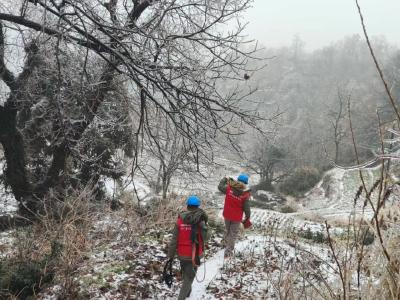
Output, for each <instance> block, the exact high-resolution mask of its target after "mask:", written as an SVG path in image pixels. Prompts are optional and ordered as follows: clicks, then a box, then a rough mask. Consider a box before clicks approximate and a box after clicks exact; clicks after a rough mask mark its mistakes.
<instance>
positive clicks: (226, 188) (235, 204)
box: [218, 173, 251, 258]
mask: <svg viewBox="0 0 400 300" xmlns="http://www.w3.org/2000/svg"><path fill="white" fill-rule="evenodd" d="M248 183H249V176H248V175H247V174H243V173H242V174H240V175H239V176H238V178H237V180H234V179H233V178H228V177H225V178H223V179H222V180H221V181H220V183H219V185H218V189H219V190H220V191H221V192H222V193H224V194H225V202H224V211H223V216H224V219H225V229H226V231H225V238H224V242H225V253H224V258H229V257H231V256H232V254H233V250H234V248H235V241H236V238H237V235H238V233H239V230H240V223H243V224H244V225H245V228H247V226H250V225H248V224H251V222H250V203H249V199H250V196H251V194H250V189H249V188H248V187H247V185H248ZM243 214H244V215H245V218H244V219H243Z"/></svg>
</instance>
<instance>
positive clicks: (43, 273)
mask: <svg viewBox="0 0 400 300" xmlns="http://www.w3.org/2000/svg"><path fill="white" fill-rule="evenodd" d="M51 248H52V249H51V253H50V255H47V256H46V257H44V258H43V259H42V260H17V259H16V258H12V259H9V260H3V261H2V262H0V291H6V294H8V295H10V294H11V295H18V297H19V298H20V299H26V298H28V297H29V296H32V295H35V294H37V293H38V292H39V291H40V290H41V288H42V286H43V285H44V284H46V283H50V282H51V281H52V280H53V278H54V275H55V269H54V265H55V264H54V261H55V260H57V259H58V258H59V256H60V253H61V249H62V245H60V244H59V243H57V242H53V243H52V245H51ZM0 296H1V297H2V296H4V297H5V296H6V295H2V294H1V293H0Z"/></svg>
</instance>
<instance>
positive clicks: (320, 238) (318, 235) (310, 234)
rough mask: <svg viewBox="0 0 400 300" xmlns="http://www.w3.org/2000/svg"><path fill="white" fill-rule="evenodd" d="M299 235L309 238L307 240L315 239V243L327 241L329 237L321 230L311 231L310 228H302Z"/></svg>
mask: <svg viewBox="0 0 400 300" xmlns="http://www.w3.org/2000/svg"><path fill="white" fill-rule="evenodd" d="M298 236H299V237H301V238H303V239H307V240H311V241H314V242H315V243H320V244H322V243H325V242H326V241H327V238H326V237H325V235H324V234H323V233H322V232H320V231H315V232H314V231H311V229H310V228H307V230H301V231H299V232H298Z"/></svg>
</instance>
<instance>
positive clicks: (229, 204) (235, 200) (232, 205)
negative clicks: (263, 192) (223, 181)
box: [223, 185, 250, 222]
mask: <svg viewBox="0 0 400 300" xmlns="http://www.w3.org/2000/svg"><path fill="white" fill-rule="evenodd" d="M249 198H250V192H249V191H246V192H243V193H242V194H241V195H238V196H236V195H235V194H234V193H233V190H232V188H231V187H230V186H229V185H228V186H227V187H226V196H225V204H224V212H223V216H224V218H225V219H227V220H229V221H232V222H241V221H242V218H243V206H244V202H245V201H247V200H248V199H249Z"/></svg>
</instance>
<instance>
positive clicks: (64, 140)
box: [0, 0, 261, 212]
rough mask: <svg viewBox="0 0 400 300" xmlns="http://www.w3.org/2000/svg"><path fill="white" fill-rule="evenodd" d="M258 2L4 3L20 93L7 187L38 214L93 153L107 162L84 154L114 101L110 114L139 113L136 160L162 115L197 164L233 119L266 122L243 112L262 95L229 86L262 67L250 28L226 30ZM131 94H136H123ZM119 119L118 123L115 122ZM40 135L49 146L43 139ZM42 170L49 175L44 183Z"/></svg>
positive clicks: (5, 129)
mask: <svg viewBox="0 0 400 300" xmlns="http://www.w3.org/2000/svg"><path fill="white" fill-rule="evenodd" d="M249 4H250V0H217V1H208V0H195V1H193V0H179V1H178V0H168V1H157V0H155V1H150V0H142V1H139V0H133V1H118V0H110V1H109V2H105V1H95V0H79V1H78V0H63V1H57V0H51V1H45V0H35V1H33V0H26V1H22V0H21V1H14V2H11V1H10V2H3V3H2V4H0V21H1V22H0V76H1V79H2V80H3V82H4V83H5V84H6V85H7V86H8V89H9V92H8V96H7V99H5V101H4V104H3V105H1V106H0V143H1V144H2V145H3V148H4V153H5V158H6V164H7V167H6V170H5V180H6V183H7V184H8V185H9V186H10V187H11V189H12V191H13V193H14V195H15V197H16V199H17V200H18V201H19V202H20V203H21V207H24V208H25V212H28V211H35V210H37V209H38V207H37V203H38V201H36V199H40V198H43V196H44V195H45V194H46V193H47V192H48V191H49V189H54V188H56V187H60V186H62V185H63V182H65V180H66V178H72V177H74V174H73V173H75V172H80V168H81V167H82V164H81V162H82V157H83V158H85V159H86V160H91V161H95V160H96V157H90V156H88V155H87V153H84V152H83V153H82V152H81V150H84V149H85V148H84V147H82V143H83V142H84V138H85V137H87V138H90V135H89V136H88V133H89V132H90V129H92V130H100V129H101V128H103V129H104V128H105V127H106V126H107V125H101V124H102V120H101V118H100V111H101V110H103V111H104V112H106V111H107V109H105V108H104V103H106V102H108V103H109V106H108V108H112V107H114V106H122V107H125V108H127V109H129V114H128V115H126V119H127V118H131V125H130V126H131V128H132V129H133V131H134V137H135V138H134V140H135V141H136V142H135V145H134V147H133V149H134V150H135V152H136V153H137V152H138V150H139V147H140V145H142V143H141V142H140V140H141V138H142V137H143V133H144V132H148V133H151V131H152V126H151V122H150V120H151V119H152V118H154V117H155V116H156V117H157V118H164V119H168V120H169V121H170V122H171V124H173V126H174V127H175V128H176V130H177V132H178V133H179V135H181V136H182V137H184V138H185V143H186V145H185V147H186V149H189V150H190V152H191V153H192V154H193V155H194V156H195V157H197V160H198V157H199V156H202V155H203V156H206V155H207V151H209V150H210V145H211V143H210V142H209V141H210V140H212V139H213V137H215V136H216V133H217V132H219V131H221V129H223V128H224V126H227V124H229V123H230V122H231V121H232V120H236V119H239V120H241V121H243V122H245V123H247V124H249V125H250V126H254V127H255V126H256V122H257V121H259V120H261V118H260V117H259V116H258V115H255V114H253V113H252V112H251V111H246V110H243V109H241V108H240V102H241V101H242V100H243V99H244V98H245V96H248V95H249V94H251V92H252V91H251V90H246V91H244V92H243V91H242V90H241V89H240V86H239V85H238V84H236V85H235V84H233V83H232V84H230V86H231V88H229V89H228V88H226V83H227V82H228V81H229V82H235V80H236V81H237V82H239V81H242V80H243V74H244V73H245V72H249V71H251V70H247V68H246V65H247V61H248V59H249V58H252V54H253V53H254V51H255V50H256V49H255V48H254V47H253V48H251V44H249V43H250V42H249V41H246V40H244V39H243V38H242V33H243V29H244V26H242V25H241V24H240V23H238V26H237V28H236V29H235V30H231V31H226V30H224V29H223V28H222V29H221V27H220V25H221V24H227V23H228V22H232V21H233V20H235V19H236V18H237V16H238V14H240V13H241V12H242V11H243V10H245V9H246V8H248V7H249ZM6 28H7V30H6ZM16 34H18V35H19V39H18V41H19V42H18V43H17V44H21V45H22V43H23V42H25V49H24V51H25V53H26V58H25V62H24V66H23V70H22V71H21V72H19V73H18V72H17V71H15V69H16V68H15V67H13V66H10V65H9V61H10V59H11V58H12V57H11V56H12V55H13V54H12V53H10V51H9V50H10V49H11V48H12V47H11V42H10V41H8V40H9V39H11V35H14V36H15V35H16ZM27 41H28V42H27ZM222 83H225V88H224V89H221V88H220V86H221V84H222ZM121 89H125V90H126V92H127V93H126V94H125V95H121V94H122V93H121ZM32 90H33V92H32ZM119 96H121V97H119ZM113 99H114V100H115V101H112V100H113ZM124 100H126V101H124ZM154 112H157V115H154ZM114 121H115V122H118V120H117V119H116V118H115V116H114ZM28 127H30V128H31V129H32V128H36V129H37V130H39V132H37V131H35V130H29V128H28ZM237 133H240V132H235V134H237ZM149 135H150V136H151V134H149ZM37 136H40V137H41V143H34V142H35V140H37ZM89 148H90V147H89ZM106 148H107V147H106ZM106 148H104V151H106V150H107V149H106ZM90 149H92V148H90ZM37 154H40V155H41V160H40V168H38V161H37V160H35V156H36V155H37ZM98 155H99V153H97V156H98ZM101 155H102V154H100V156H101ZM70 161H72V166H70V165H69V162H70ZM88 165H89V166H90V163H89V164H88ZM35 169H36V170H38V169H40V172H39V174H38V175H37V176H33V170H35ZM77 169H78V170H77ZM89 173H90V172H89ZM95 181H96V180H95ZM95 181H94V182H95Z"/></svg>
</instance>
